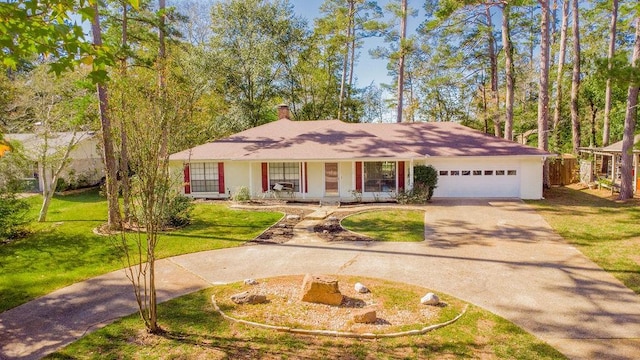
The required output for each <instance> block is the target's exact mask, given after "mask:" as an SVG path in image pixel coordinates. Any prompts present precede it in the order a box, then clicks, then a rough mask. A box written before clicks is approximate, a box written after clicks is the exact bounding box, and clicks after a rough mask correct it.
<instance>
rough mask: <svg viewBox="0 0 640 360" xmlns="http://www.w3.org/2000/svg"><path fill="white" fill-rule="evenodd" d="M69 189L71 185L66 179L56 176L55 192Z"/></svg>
mask: <svg viewBox="0 0 640 360" xmlns="http://www.w3.org/2000/svg"><path fill="white" fill-rule="evenodd" d="M69 189H71V185H70V184H68V183H67V181H66V180H65V179H63V178H58V180H57V181H56V191H57V192H61V191H66V190H69Z"/></svg>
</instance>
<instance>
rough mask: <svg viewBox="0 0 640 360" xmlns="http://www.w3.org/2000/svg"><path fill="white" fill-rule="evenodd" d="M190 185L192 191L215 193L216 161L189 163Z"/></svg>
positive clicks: (216, 185) (216, 179)
mask: <svg viewBox="0 0 640 360" xmlns="http://www.w3.org/2000/svg"><path fill="white" fill-rule="evenodd" d="M189 170H190V177H191V178H190V181H189V182H190V185H191V192H192V193H198V192H201V193H217V192H218V191H219V188H218V184H219V178H218V163H191V165H190V168H189Z"/></svg>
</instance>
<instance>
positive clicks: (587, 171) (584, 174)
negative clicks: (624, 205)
mask: <svg viewBox="0 0 640 360" xmlns="http://www.w3.org/2000/svg"><path fill="white" fill-rule="evenodd" d="M579 151H580V153H581V154H583V158H585V157H586V158H585V159H583V160H581V163H580V179H581V181H582V182H583V183H588V184H589V183H594V182H600V183H601V184H605V185H606V186H608V187H609V186H610V187H611V190H616V189H619V187H620V174H621V172H620V165H621V164H622V141H618V142H617V143H614V144H611V145H609V146H606V147H602V148H591V147H585V148H580V149H579ZM585 155H586V156H585ZM639 170H640V134H636V135H635V136H634V138H633V168H632V169H631V171H632V174H633V175H634V176H633V189H634V193H637V192H638V191H640V173H638V171H639ZM603 180H604V182H603Z"/></svg>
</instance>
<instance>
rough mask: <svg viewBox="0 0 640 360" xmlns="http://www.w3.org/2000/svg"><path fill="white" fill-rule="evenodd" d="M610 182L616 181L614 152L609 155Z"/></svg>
mask: <svg viewBox="0 0 640 360" xmlns="http://www.w3.org/2000/svg"><path fill="white" fill-rule="evenodd" d="M611 182H612V183H615V182H616V154H615V153H613V154H612V155H611Z"/></svg>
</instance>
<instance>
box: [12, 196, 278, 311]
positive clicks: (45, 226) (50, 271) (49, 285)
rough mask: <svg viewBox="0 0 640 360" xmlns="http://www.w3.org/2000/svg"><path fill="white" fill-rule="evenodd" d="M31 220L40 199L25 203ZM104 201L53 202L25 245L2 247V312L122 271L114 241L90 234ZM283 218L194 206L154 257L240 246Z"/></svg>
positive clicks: (74, 199) (65, 198)
mask: <svg viewBox="0 0 640 360" xmlns="http://www.w3.org/2000/svg"><path fill="white" fill-rule="evenodd" d="M28 201H29V202H30V204H31V205H32V211H31V216H32V217H33V218H35V217H36V215H37V212H38V211H39V206H40V202H41V201H42V198H41V197H40V196H36V197H32V198H29V199H28ZM106 209H107V205H106V201H105V200H104V198H102V197H100V196H99V195H98V193H97V192H96V191H92V192H87V193H82V194H76V195H67V196H56V197H55V198H54V199H53V201H52V203H51V207H50V210H49V215H48V217H47V221H46V222H44V223H37V222H34V223H32V224H30V229H31V231H32V232H33V233H32V234H31V235H30V236H28V237H27V238H25V239H22V240H19V241H16V242H13V243H10V244H5V245H0V274H2V275H1V276H0V312H2V311H5V310H7V309H10V308H12V307H15V306H17V305H20V304H22V303H24V302H27V301H29V300H32V299H34V298H36V297H39V296H42V295H45V294H47V293H50V292H51V291H53V290H55V289H58V288H61V287H64V286H67V285H70V284H72V283H75V282H78V281H81V280H84V279H87V278H90V277H93V276H97V275H101V274H104V273H107V272H110V271H113V270H116V269H119V268H122V267H123V262H122V257H121V252H120V251H119V250H117V249H116V246H115V242H116V241H120V240H119V238H118V237H106V236H98V235H95V234H93V232H92V231H93V229H94V228H96V227H98V226H99V225H101V224H103V223H104V222H105V221H106ZM281 216H282V214H280V213H275V212H252V211H251V212H250V211H236V210H231V209H229V208H228V207H227V206H225V205H224V204H210V203H201V204H197V205H196V207H195V210H194V212H193V222H192V224H191V225H189V226H187V227H186V228H183V229H179V230H176V231H172V232H169V233H167V234H164V235H162V236H161V237H160V241H159V245H158V248H157V256H158V257H160V258H162V257H168V256H174V255H179V254H186V253H192V252H197V251H203V250H213V249H220V248H227V247H233V246H239V245H242V244H243V243H244V242H246V241H248V240H252V239H253V238H255V237H256V236H257V235H259V234H260V233H261V232H262V231H263V230H264V229H266V228H267V227H269V226H271V225H273V224H274V223H275V222H276V221H278V220H279V219H280V218H281Z"/></svg>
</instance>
